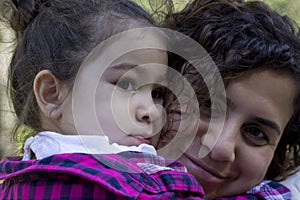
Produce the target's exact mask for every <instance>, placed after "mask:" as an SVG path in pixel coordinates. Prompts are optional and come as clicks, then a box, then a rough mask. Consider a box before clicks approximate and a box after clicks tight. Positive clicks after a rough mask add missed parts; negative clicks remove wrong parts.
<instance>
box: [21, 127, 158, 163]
mask: <svg viewBox="0 0 300 200" xmlns="http://www.w3.org/2000/svg"><path fill="white" fill-rule="evenodd" d="M31 151H33V152H34V153H35V157H36V158H37V159H43V158H46V157H48V156H52V155H54V154H62V153H89V154H115V153H119V152H123V151H138V152H145V153H151V154H154V155H157V153H156V150H155V148H154V147H153V146H151V145H148V144H140V145H139V146H123V145H118V144H116V143H113V144H110V143H109V139H108V137H107V136H98V135H62V134H59V133H55V132H51V131H43V132H40V133H38V134H37V135H36V136H32V137H29V138H28V139H27V140H26V142H25V144H24V156H23V159H22V160H30V156H31Z"/></svg>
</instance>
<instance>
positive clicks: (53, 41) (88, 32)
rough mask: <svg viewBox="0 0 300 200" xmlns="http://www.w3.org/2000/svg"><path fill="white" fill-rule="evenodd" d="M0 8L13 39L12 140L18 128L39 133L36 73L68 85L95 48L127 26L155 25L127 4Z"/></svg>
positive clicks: (40, 3)
mask: <svg viewBox="0 0 300 200" xmlns="http://www.w3.org/2000/svg"><path fill="white" fill-rule="evenodd" d="M0 8H1V9H2V10H1V14H0V15H1V16H0V17H1V18H0V19H1V20H2V21H4V22H6V23H8V24H10V27H11V28H12V29H13V30H14V32H15V36H16V37H15V41H14V42H15V43H14V45H15V49H14V52H13V57H12V60H11V63H10V66H9V77H8V85H9V94H10V98H11V100H12V104H13V107H14V110H15V113H16V116H17V123H16V126H15V129H14V131H13V135H14V136H15V137H16V136H17V135H18V134H17V132H18V131H19V132H18V133H20V130H23V129H22V126H23V125H25V126H26V127H29V128H30V129H25V130H26V131H28V130H30V131H31V133H30V134H35V133H36V132H38V131H40V130H41V123H40V117H39V109H38V105H37V102H36V99H35V96H34V93H33V81H34V79H35V76H36V74H37V73H39V72H40V71H41V70H44V69H47V70H50V71H51V72H52V73H53V75H54V76H55V77H56V78H58V79H60V80H61V81H72V79H73V78H74V77H75V75H76V73H77V71H78V69H79V67H80V65H81V63H82V62H83V60H84V59H85V57H86V56H87V55H88V53H89V52H90V51H91V50H92V49H93V48H94V47H95V46H96V45H97V44H99V43H100V42H102V41H103V40H105V39H107V38H108V37H110V36H112V35H113V34H116V33H118V32H121V31H124V30H126V28H127V27H128V25H129V24H130V23H135V24H137V25H142V26H153V25H154V21H153V19H152V17H151V16H150V15H149V14H148V13H147V12H146V11H144V10H143V9H142V8H141V7H140V6H138V5H137V4H135V3H133V2H131V1H129V0H4V1H3V3H2V5H1V6H0ZM17 138H18V137H17Z"/></svg>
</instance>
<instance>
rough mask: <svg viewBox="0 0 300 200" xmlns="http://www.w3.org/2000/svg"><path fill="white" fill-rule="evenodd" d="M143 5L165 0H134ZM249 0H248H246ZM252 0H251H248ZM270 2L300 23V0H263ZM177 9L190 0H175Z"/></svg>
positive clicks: (279, 10) (156, 3)
mask: <svg viewBox="0 0 300 200" xmlns="http://www.w3.org/2000/svg"><path fill="white" fill-rule="evenodd" d="M133 1H135V2H137V3H138V4H140V5H142V6H143V7H144V8H145V9H146V10H148V11H151V10H153V8H155V7H158V5H161V4H162V2H163V0H133ZM246 1H247V0H246ZM248 1H251V0H248ZM261 1H263V2H265V3H266V4H268V5H269V6H270V7H271V8H272V9H274V10H276V11H278V12H279V13H281V14H283V15H288V16H289V17H291V18H292V19H294V20H295V21H296V22H297V23H298V24H299V25H300V0H261ZM173 2H174V5H175V8H176V10H180V9H181V8H183V7H184V6H185V5H186V4H187V2H189V0H173Z"/></svg>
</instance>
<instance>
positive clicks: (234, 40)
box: [165, 0, 300, 179]
mask: <svg viewBox="0 0 300 200" xmlns="http://www.w3.org/2000/svg"><path fill="white" fill-rule="evenodd" d="M165 26H166V27H168V28H171V29H174V30H177V31H179V32H182V33H184V34H186V35H188V36H190V37H192V38H193V39H194V40H196V41H197V42H199V44H200V45H202V46H203V47H204V48H205V49H206V51H207V52H208V53H209V54H210V55H211V57H212V59H213V60H214V61H215V63H216V65H217V67H218V69H219V71H220V73H221V75H222V77H223V79H224V81H225V85H226V83H228V81H230V80H232V79H233V78H235V77H237V76H238V75H240V74H241V73H244V72H247V71H249V70H253V69H256V68H259V67H269V68H270V69H274V70H278V71H280V72H283V73H288V74H290V76H291V77H292V78H293V79H294V80H295V82H296V84H297V87H298V90H297V97H296V98H295V101H294V114H293V116H292V117H291V119H290V121H289V123H288V125H287V126H286V128H285V130H284V133H283V135H282V138H281V140H280V142H279V144H278V147H277V149H276V151H275V155H274V158H273V160H272V163H271V165H270V167H269V169H268V171H267V174H266V178H267V179H275V177H278V176H279V175H282V176H284V175H286V172H287V171H288V170H291V169H295V167H296V166H299V165H300V157H299V145H300V101H299V100H300V85H299V81H300V39H299V27H298V26H297V25H296V24H295V23H294V22H293V21H292V20H291V19H290V18H288V17H287V16H281V15H280V14H278V13H277V12H275V11H273V10H271V9H270V8H269V7H268V6H267V5H266V4H264V3H262V2H259V1H249V2H244V1H243V0H194V1H192V2H191V3H190V4H188V5H187V7H186V8H185V9H183V10H182V11H180V12H177V13H176V12H173V13H170V14H169V15H168V16H167V18H166V21H165ZM170 60H171V62H172V59H170ZM178 60H179V61H180V59H174V63H175V62H176V65H177V67H178V66H183V65H182V64H183V60H181V62H182V63H181V65H178ZM174 63H173V64H172V63H171V64H170V65H171V66H172V65H174ZM179 68H180V67H179ZM187 69H189V68H187ZM179 70H180V69H179ZM194 71H195V70H194ZM185 73H187V74H188V77H193V78H192V79H193V80H192V81H193V85H194V87H195V90H196V93H197V91H201V90H202V89H203V87H202V86H203V82H201V80H202V79H201V77H200V75H198V74H194V76H191V73H192V72H191V71H185ZM195 80H196V81H195ZM197 80H198V81H197ZM206 96H207V95H206Z"/></svg>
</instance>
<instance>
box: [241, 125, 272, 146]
mask: <svg viewBox="0 0 300 200" xmlns="http://www.w3.org/2000/svg"><path fill="white" fill-rule="evenodd" d="M242 134H243V136H244V137H245V138H246V140H247V141H248V142H250V143H251V144H253V145H255V146H263V145H266V144H267V143H268V142H269V138H268V136H267V134H265V132H264V131H263V130H262V129H261V128H259V127H257V126H255V125H250V126H246V127H243V128H242Z"/></svg>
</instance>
